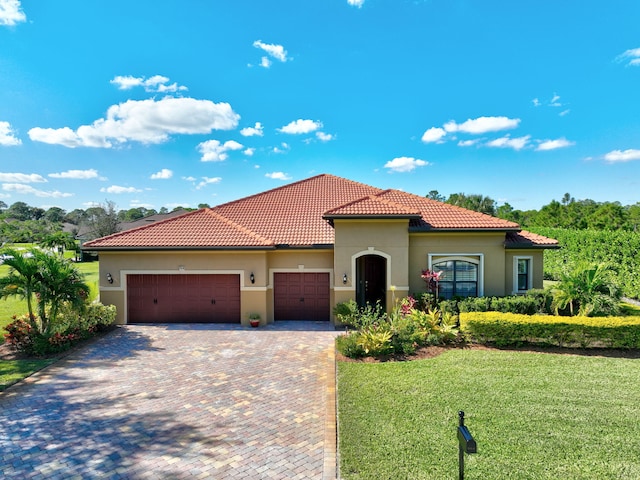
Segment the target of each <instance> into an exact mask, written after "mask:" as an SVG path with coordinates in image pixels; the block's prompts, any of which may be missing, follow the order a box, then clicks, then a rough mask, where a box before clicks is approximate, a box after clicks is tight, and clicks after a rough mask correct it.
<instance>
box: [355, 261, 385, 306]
mask: <svg viewBox="0 0 640 480" xmlns="http://www.w3.org/2000/svg"><path fill="white" fill-rule="evenodd" d="M356 281H357V285H356V298H357V302H358V306H360V307H364V306H365V305H367V304H369V305H375V304H376V303H379V304H380V306H381V307H382V309H383V310H384V309H386V299H387V260H386V259H385V258H384V257H381V256H380V255H363V256H362V257H359V258H358V259H357V261H356Z"/></svg>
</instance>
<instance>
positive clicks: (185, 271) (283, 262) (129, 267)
mask: <svg viewBox="0 0 640 480" xmlns="http://www.w3.org/2000/svg"><path fill="white" fill-rule="evenodd" d="M332 269H333V254H332V250H330V249H325V250H315V249H314V250H311V249H310V250H294V249H292V250H286V251H246V250H245V251H204V252H203V251H201V252H195V251H159V252H101V253H100V280H99V283H100V299H101V301H102V302H103V303H106V304H111V305H115V306H116V308H117V311H118V315H117V319H116V321H117V323H120V324H123V323H126V312H127V305H126V275H127V274H145V273H146V274H181V275H189V274H202V273H207V274H216V273H232V274H238V275H240V312H241V315H242V317H241V320H242V323H243V324H248V316H249V314H250V313H259V314H260V316H261V318H262V321H263V323H265V322H267V323H270V322H273V273H275V272H305V271H306V272H320V271H321V272H328V273H330V277H332ZM107 273H109V274H111V276H112V278H113V283H112V284H110V283H109V282H108V281H107ZM251 273H253V274H254V278H255V283H253V284H252V283H251V280H250V275H251ZM332 301H333V295H332Z"/></svg>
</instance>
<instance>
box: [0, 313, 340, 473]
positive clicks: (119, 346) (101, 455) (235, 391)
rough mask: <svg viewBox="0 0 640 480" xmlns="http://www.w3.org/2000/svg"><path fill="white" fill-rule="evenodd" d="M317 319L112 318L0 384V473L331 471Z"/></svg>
mask: <svg viewBox="0 0 640 480" xmlns="http://www.w3.org/2000/svg"><path fill="white" fill-rule="evenodd" d="M328 328H329V326H328V325H326V324H324V325H322V324H313V323H307V322H303V323H298V322H278V324H277V325H275V326H269V327H266V328H264V327H263V328H259V329H249V328H243V327H240V326H237V327H234V326H215V325H147V326H125V327H120V328H118V329H117V330H116V331H114V332H113V333H111V334H109V335H108V336H106V337H104V338H101V339H99V340H98V341H96V342H94V343H92V344H91V345H89V346H87V347H85V348H84V349H82V350H80V351H78V352H76V353H74V354H72V355H70V356H68V357H67V358H65V359H64V360H62V361H60V362H58V363H56V364H55V365H53V366H51V367H49V368H48V369H46V370H44V371H41V372H40V373H38V374H36V375H35V376H33V377H31V378H29V379H27V380H26V381H25V382H23V383H22V384H20V385H16V386H14V387H12V388H10V389H8V390H7V391H5V392H4V393H2V394H0V474H1V475H0V476H2V478H34V479H53V478H60V479H69V478H78V479H92V478H114V479H116V478H131V479H138V478H139V479H143V478H158V479H174V478H175V479H178V478H221V479H223V478H229V479H235V478H251V479H260V478H287V479H292V478H300V479H302V478H304V479H334V478H335V476H336V472H335V471H336V457H335V453H336V452H335V448H336V444H335V438H336V431H335V401H334V400H335V390H334V388H335V384H334V381H335V371H334V368H335V364H334V357H333V338H334V337H335V335H336V332H335V331H329V330H328Z"/></svg>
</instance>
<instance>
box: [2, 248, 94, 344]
mask: <svg viewBox="0 0 640 480" xmlns="http://www.w3.org/2000/svg"><path fill="white" fill-rule="evenodd" d="M5 252H6V253H5V254H6V255H8V257H7V258H6V259H5V261H4V263H5V264H6V265H8V266H9V267H10V270H9V274H8V275H7V276H6V277H3V278H0V298H6V297H9V296H14V295H17V296H19V297H21V298H24V299H25V300H26V301H27V310H28V313H29V319H30V322H31V325H32V327H33V328H34V329H36V331H38V332H39V333H42V334H48V333H49V332H50V329H51V326H52V325H53V324H54V323H55V320H56V318H57V315H58V311H59V309H60V307H61V306H62V304H63V303H65V302H66V303H71V304H72V305H74V306H76V307H78V306H79V305H81V304H84V302H85V301H86V299H87V298H88V297H89V287H88V286H87V284H86V283H85V282H84V278H83V275H82V274H81V273H80V272H79V271H78V270H76V269H75V268H74V267H73V265H71V263H69V262H68V261H66V260H64V259H62V258H60V257H58V256H55V255H49V254H47V253H45V252H43V251H42V250H39V249H36V248H33V249H31V250H30V251H29V252H27V254H24V255H23V254H22V252H19V251H18V250H15V249H7V250H6V251H5ZM34 296H35V298H36V307H37V311H38V317H36V316H35V315H34V314H33V298H34Z"/></svg>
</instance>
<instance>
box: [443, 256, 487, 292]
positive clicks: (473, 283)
mask: <svg viewBox="0 0 640 480" xmlns="http://www.w3.org/2000/svg"><path fill="white" fill-rule="evenodd" d="M433 271H434V272H442V273H441V275H440V280H439V281H438V295H439V296H441V297H444V298H452V297H454V296H458V297H477V296H478V264H477V263H475V262H469V261H466V260H445V261H441V262H438V261H435V262H434V263H433Z"/></svg>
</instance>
